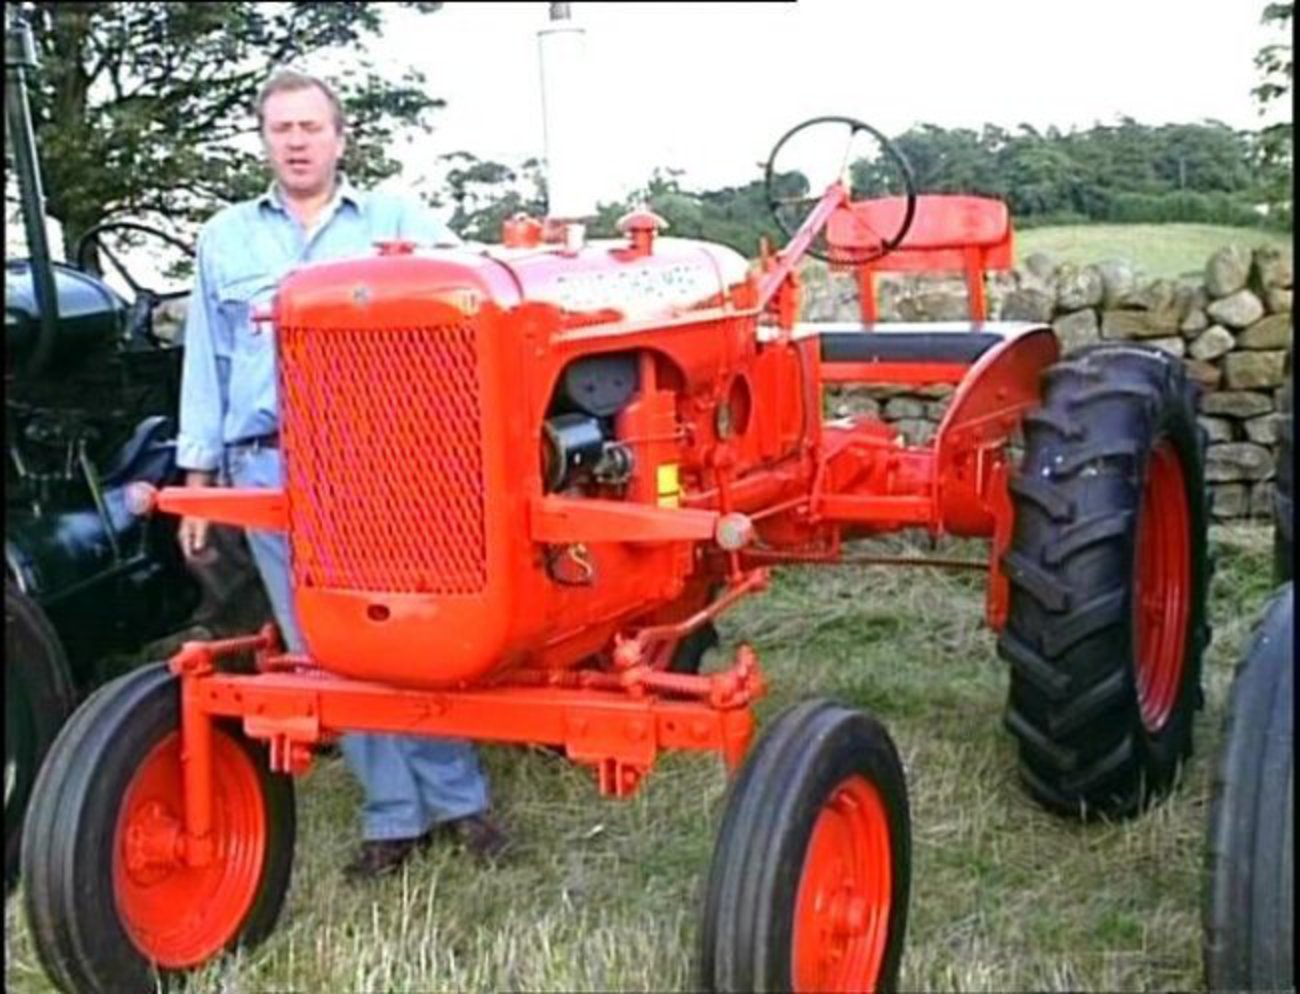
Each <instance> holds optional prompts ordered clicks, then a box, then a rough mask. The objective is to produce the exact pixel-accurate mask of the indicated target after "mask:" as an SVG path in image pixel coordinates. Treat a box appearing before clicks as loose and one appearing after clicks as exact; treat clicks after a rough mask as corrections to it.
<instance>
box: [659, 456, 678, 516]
mask: <svg viewBox="0 0 1300 994" xmlns="http://www.w3.org/2000/svg"><path fill="white" fill-rule="evenodd" d="M655 479H656V481H657V482H658V486H657V487H656V488H655V489H656V490H657V491H658V493H659V506H660V507H679V506H680V505H681V495H682V485H681V480H680V479H679V477H678V474H677V463H675V462H670V463H664V464H663V465H661V466H659V468H658V469H657V471H656V475H655Z"/></svg>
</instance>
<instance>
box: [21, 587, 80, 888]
mask: <svg viewBox="0 0 1300 994" xmlns="http://www.w3.org/2000/svg"><path fill="white" fill-rule="evenodd" d="M4 667H5V892H6V893H8V892H9V890H10V889H11V888H12V887H13V886H14V884H16V883H17V882H18V850H19V846H20V844H21V842H22V837H23V819H24V817H25V815H26V813H27V806H28V802H29V801H30V799H31V794H32V788H33V786H34V785H35V783H36V775H37V772H38V771H39V770H40V768H41V764H42V762H44V760H45V755H46V753H48V752H49V749H50V746H51V745H53V744H54V739H55V736H57V735H58V734H59V729H60V728H62V727H63V722H64V721H65V720H66V719H67V717H68V715H69V714H71V713H72V709H73V707H75V706H76V703H77V697H76V690H75V687H74V686H73V682H72V670H71V668H70V667H69V665H68V657H67V655H66V654H65V653H64V651H63V643H62V642H60V641H59V634H58V632H56V631H55V630H54V626H53V625H52V624H50V620H49V619H48V618H47V617H46V616H45V612H44V611H42V610H41V608H40V605H39V604H37V603H36V602H35V601H34V600H32V599H31V598H30V597H28V596H27V595H26V594H24V593H23V592H22V591H20V590H19V589H18V588H17V587H15V586H14V585H13V584H11V583H7V582H6V584H5V659H4Z"/></svg>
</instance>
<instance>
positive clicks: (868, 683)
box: [5, 527, 1271, 994]
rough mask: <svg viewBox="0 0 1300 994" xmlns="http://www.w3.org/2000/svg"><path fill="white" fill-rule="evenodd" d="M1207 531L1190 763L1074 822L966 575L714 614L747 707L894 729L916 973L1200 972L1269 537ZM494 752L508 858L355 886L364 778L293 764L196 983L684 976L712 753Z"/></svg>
mask: <svg viewBox="0 0 1300 994" xmlns="http://www.w3.org/2000/svg"><path fill="white" fill-rule="evenodd" d="M1213 549H1214V554H1215V555H1216V556H1217V559H1218V571H1217V574H1216V577H1215V580H1214V585H1213V591H1212V617H1213V622H1214V626H1215V638H1214V642H1213V644H1212V646H1211V648H1210V650H1209V652H1208V654H1207V657H1206V661H1205V688H1206V696H1207V707H1206V709H1205V711H1204V712H1202V714H1201V716H1200V718H1199V720H1198V725H1197V752H1196V758H1195V760H1194V761H1193V762H1192V763H1191V764H1190V765H1189V767H1188V768H1187V769H1186V770H1185V775H1184V778H1183V781H1184V782H1183V783H1182V784H1181V786H1180V789H1179V790H1178V791H1177V793H1176V795H1175V796H1174V797H1173V798H1172V799H1171V800H1170V801H1168V802H1167V803H1165V804H1163V805H1161V806H1159V807H1157V808H1156V809H1154V810H1152V811H1150V812H1148V813H1147V814H1146V815H1145V816H1143V817H1142V818H1140V819H1137V820H1135V821H1132V822H1128V823H1124V824H1110V825H1108V824H1102V825H1093V826H1088V827H1082V826H1079V825H1076V824H1074V823H1072V822H1069V821H1065V820H1062V819H1060V818H1057V817H1054V816H1052V815H1049V814H1046V813H1044V812H1043V811H1041V810H1039V809H1038V808H1037V807H1036V806H1035V805H1034V804H1033V803H1032V802H1031V801H1029V800H1028V799H1027V797H1026V795H1025V794H1024V792H1023V791H1022V790H1021V788H1020V786H1019V785H1018V783H1017V780H1016V775H1015V759H1014V748H1013V744H1012V741H1011V739H1010V737H1009V736H1008V734H1007V733H1006V732H1004V731H1003V729H1002V727H1001V713H1002V705H1003V697H1004V694H1005V689H1006V677H1005V673H1004V668H1003V665H1002V663H1001V662H1000V661H999V659H998V657H997V655H996V653H995V650H994V646H993V639H992V636H991V635H990V634H989V633H988V632H987V631H986V630H984V629H983V628H982V624H981V619H982V605H983V587H982V578H981V577H980V576H979V575H978V574H969V573H967V574H943V573H938V572H936V571H932V570H915V571H911V572H907V571H903V570H899V569H885V568H882V567H846V568H843V569H841V570H838V571H836V570H811V569H794V570H790V571H787V572H785V573H783V574H780V575H779V576H778V579H777V582H776V583H775V585H774V588H773V590H772V591H771V592H769V593H768V594H767V595H765V596H762V597H759V598H754V599H751V600H750V601H749V602H746V603H744V604H742V605H741V607H740V608H738V609H737V610H736V612H734V614H732V615H729V616H728V617H727V618H725V619H724V621H723V623H722V625H721V626H720V627H721V629H722V633H723V636H724V640H726V641H728V642H734V641H736V640H740V639H746V640H749V641H750V642H752V643H753V644H754V645H755V647H756V648H757V649H758V650H759V652H760V654H761V656H762V658H763V660H764V662H765V665H766V667H767V670H768V673H769V676H770V677H771V684H772V686H773V690H772V693H771V694H770V695H769V696H768V698H767V699H766V700H764V701H763V702H762V705H761V707H760V717H763V716H770V715H771V714H772V713H773V712H774V711H776V710H778V709H780V708H782V707H784V706H786V705H787V704H789V703H791V702H793V701H795V700H797V699H800V698H802V697H805V696H809V695H829V696H832V697H835V698H838V699H840V700H842V701H844V702H846V703H850V704H853V705H855V706H858V707H864V708H868V709H870V710H872V711H874V712H875V713H876V714H877V715H878V716H879V717H881V718H882V719H883V720H884V721H885V722H886V723H887V725H888V726H889V728H890V729H891V732H892V734H893V736H894V737H895V739H896V741H897V742H898V744H899V748H900V751H901V754H902V756H903V759H904V762H905V765H906V768H907V772H908V777H909V790H910V792H911V798H912V820H913V827H914V843H913V845H914V869H913V883H912V888H913V890H912V893H913V898H912V906H911V921H910V925H909V929H908V938H907V946H906V951H905V953H904V958H903V971H902V978H901V981H902V987H903V988H904V989H905V990H925V991H1009V990H1052V991H1067V990H1068V991H1102V990H1104V991H1121V990H1122V991H1135V990H1189V989H1200V988H1201V987H1202V986H1203V984H1202V978H1201V956H1200V948H1199V941H1200V921H1199V914H1200V903H1201V897H1202V883H1203V881H1202V847H1203V843H1204V833H1205V828H1206V824H1205V823H1206V813H1207V806H1208V792H1209V784H1210V774H1211V763H1212V759H1213V757H1214V755H1215V753H1216V751H1217V748H1218V744H1219V739H1220V734H1219V728H1220V724H1221V721H1222V715H1223V708H1224V704H1225V699H1226V695H1227V689H1228V685H1229V681H1230V678H1231V675H1232V671H1233V667H1234V665H1235V663H1236V660H1237V659H1238V656H1239V653H1240V651H1241V649H1242V647H1243V645H1244V640H1245V639H1246V637H1247V636H1248V634H1249V632H1250V629H1251V628H1252V626H1253V625H1254V624H1255V622H1256V621H1257V618H1258V616H1259V613H1260V609H1261V607H1262V605H1263V604H1264V602H1265V600H1266V598H1267V596H1268V593H1269V588H1270V581H1269V575H1270V552H1271V544H1270V536H1269V533H1268V532H1267V531H1266V530H1263V529H1259V528H1244V527H1232V528H1227V527H1216V528H1215V530H1214V532H1213ZM957 551H967V552H969V551H973V550H970V549H965V550H962V549H958V550H957ZM484 756H485V761H486V763H487V765H488V767H489V769H490V773H491V779H492V784H493V790H494V794H495V798H496V803H497V805H498V807H499V809H500V813H501V815H502V817H503V819H504V820H505V822H506V823H507V824H508V826H509V828H510V831H511V833H512V835H513V836H514V838H515V839H516V841H517V851H516V854H515V856H514V857H513V859H512V860H511V861H510V862H509V863H508V864H506V865H504V866H502V867H499V868H497V869H495V870H491V871H480V870H477V869H475V868H473V867H472V866H471V865H469V864H468V863H467V862H466V861H465V860H464V859H463V858H462V857H461V856H459V855H458V854H457V853H455V852H454V851H451V850H433V851H430V852H429V853H428V854H426V855H424V856H421V857H419V858H418V859H417V860H415V861H414V862H413V863H412V864H410V865H409V868H407V869H405V870H403V871H402V872H401V874H400V875H398V876H395V877H393V878H391V879H389V880H387V881H384V882H381V883H379V884H378V885H374V886H370V887H368V888H364V889H361V890H354V889H352V888H350V887H349V886H348V885H347V884H345V883H344V881H343V878H342V874H341V872H340V866H341V864H342V863H343V862H344V861H345V860H346V858H347V857H348V855H349V853H350V851H351V848H352V847H353V845H354V844H355V842H356V835H355V833H356V821H355V816H356V806H357V803H358V798H359V794H358V791H357V788H356V787H355V785H354V784H353V783H352V781H351V779H350V778H349V776H348V774H347V772H346V770H345V769H344V767H343V765H342V762H341V760H337V759H335V760H327V761H325V762H323V763H320V764H318V765H317V767H316V768H315V769H314V770H313V771H312V772H311V773H310V774H309V775H308V776H307V778H306V779H305V781H303V782H302V783H301V784H300V789H299V794H298V799H299V802H298V803H299V833H300V834H299V838H298V847H297V856H298V862H297V864H296V867H295V876H294V881H293V885H292V889H291V891H290V895H289V898H288V902H287V905H286V908H285V913H284V915H283V917H282V919H281V923H280V927H279V928H278V930H277V931H276V932H275V933H274V934H273V935H272V937H271V938H270V940H269V941H268V942H267V943H266V944H265V945H264V946H262V947H261V948H259V949H258V950H255V951H253V952H251V953H248V954H245V955H244V956H243V957H241V958H239V959H237V960H232V961H228V962H226V963H225V964H222V965H220V966H217V967H213V968H209V970H207V971H206V972H205V973H202V974H200V975H198V976H197V977H196V978H194V980H193V982H192V983H191V984H190V986H189V990H191V991H193V992H195V994H197V992H200V991H202V992H215V991H231V992H234V991H239V992H255V991H270V990H276V991H290V990H292V991H331V992H333V991H339V992H344V991H347V992H352V991H374V992H379V991H499V990H526V991H582V990H593V991H594V990H600V991H648V990H654V991H665V990H682V989H689V986H690V983H691V980H690V972H689V963H690V958H691V949H692V944H693V941H694V931H695V923H696V894H697V887H698V884H699V880H700V878H701V876H702V874H703V873H704V871H705V870H706V867H707V864H708V860H709V857H710V852H711V847H712V842H713V837H714V832H715V831H716V829H717V825H718V820H719V816H720V805H719V802H720V800H721V798H722V794H723V790H724V787H725V779H724V776H723V773H722V770H721V767H720V764H718V763H717V762H715V761H713V760H710V759H706V758H701V757H686V756H670V757H668V759H667V760H666V761H665V762H664V763H663V764H662V765H661V766H660V767H659V768H658V769H656V770H655V771H654V772H653V773H652V774H651V776H650V777H649V779H648V780H647V782H646V784H645V786H644V788H643V790H642V792H641V793H640V794H639V795H638V796H637V797H635V798H633V799H631V800H629V801H606V800H602V799H601V798H599V797H598V796H597V794H596V792H595V789H594V787H593V784H592V782H591V780H590V779H589V778H588V776H587V775H586V774H585V773H584V772H582V771H581V770H578V769H575V768H573V767H571V766H569V765H568V764H567V763H565V762H563V761H561V760H559V759H557V758H556V757H554V756H552V755H549V754H544V753H540V752H531V751H519V750H512V749H505V748H498V747H488V748H485V749H484ZM5 987H6V989H7V990H9V991H11V992H15V994H37V992H45V991H50V990H52V989H53V988H52V987H51V986H50V985H49V983H48V982H47V981H46V980H45V978H44V976H43V975H42V973H41V971H40V968H39V965H38V964H37V962H36V959H35V954H34V952H33V949H32V946H31V944H30V939H29V937H28V935H27V932H26V926H25V924H24V923H23V921H22V916H21V914H20V912H19V901H18V899H16V898H11V899H10V900H9V901H8V902H7V904H6V908H5Z"/></svg>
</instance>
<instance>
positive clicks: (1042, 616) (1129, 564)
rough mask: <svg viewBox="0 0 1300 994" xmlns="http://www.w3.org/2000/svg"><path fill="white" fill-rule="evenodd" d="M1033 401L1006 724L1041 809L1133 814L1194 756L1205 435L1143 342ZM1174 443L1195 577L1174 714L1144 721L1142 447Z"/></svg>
mask: <svg viewBox="0 0 1300 994" xmlns="http://www.w3.org/2000/svg"><path fill="white" fill-rule="evenodd" d="M1042 383H1043V399H1042V404H1041V405H1040V407H1039V409H1038V410H1037V411H1036V412H1034V413H1033V414H1031V415H1029V416H1027V417H1026V418H1025V428H1026V430H1025V446H1024V457H1023V459H1022V462H1021V465H1020V470H1019V472H1018V473H1017V474H1016V475H1015V476H1013V477H1012V480H1011V481H1010V485H1009V490H1010V492H1011V496H1012V502H1013V507H1014V510H1015V522H1014V527H1013V534H1012V540H1011V544H1010V547H1009V548H1008V550H1007V552H1006V553H1005V554H1004V556H1003V559H1002V565H1003V569H1004V571H1005V573H1006V576H1007V579H1008V580H1009V583H1010V591H1011V596H1010V601H1009V610H1008V617H1007V622H1006V625H1005V626H1004V628H1003V631H1002V632H1001V634H1000V636H999V639H998V651H999V653H1000V654H1001V655H1002V656H1003V658H1005V659H1006V660H1007V662H1008V663H1009V675H1010V691H1009V694H1008V699H1007V707H1006V711H1005V716H1004V724H1005V726H1006V727H1007V729H1008V730H1009V731H1010V733H1011V734H1012V736H1013V737H1014V738H1015V739H1016V741H1017V742H1018V744H1019V751H1020V774H1021V781H1022V782H1023V783H1024V784H1025V786H1026V788H1027V789H1028V790H1029V792H1030V794H1031V795H1032V796H1033V797H1034V798H1035V799H1036V800H1038V801H1039V802H1040V803H1041V804H1042V805H1043V806H1044V807H1046V808H1048V809H1049V810H1052V811H1055V812H1058V813H1060V814H1065V815H1073V816H1077V817H1083V818H1085V819H1086V818H1091V817H1095V816H1105V817H1127V816H1131V815H1134V814H1136V813H1138V812H1139V811H1141V810H1142V809H1143V808H1145V807H1146V806H1147V805H1149V804H1150V803H1151V802H1152V801H1154V800H1155V799H1157V798H1158V797H1160V796H1162V795H1163V794H1164V793H1166V792H1167V791H1168V789H1169V788H1170V787H1171V786H1172V784H1173V782H1174V780H1175V777H1176V773H1177V769H1178V767H1179V765H1180V764H1181V763H1182V762H1183V760H1184V759H1186V757H1187V756H1188V755H1190V752H1191V744H1192V740H1191V733H1192V714H1193V712H1194V710H1195V708H1196V707H1198V706H1200V704H1201V702H1202V700H1203V696H1202V693H1201V688H1200V656H1201V653H1202V651H1203V649H1204V647H1205V645H1206V644H1207V642H1208V636H1209V629H1208V626H1207V624H1206V619H1205V600H1206V593H1207V587H1208V575H1209V573H1208V568H1207V556H1206V548H1205V546H1206V538H1205V531H1206V521H1207V517H1206V515H1207V507H1206V499H1205V497H1206V494H1205V484H1204V435H1203V432H1201V430H1200V425H1199V424H1198V423H1197V420H1196V390H1195V386H1194V384H1192V383H1191V382H1190V380H1189V379H1188V378H1187V376H1186V373H1185V370H1184V368H1183V367H1182V365H1181V363H1178V362H1175V361H1171V358H1170V357H1169V356H1166V355H1164V354H1163V353H1160V352H1158V351H1157V350H1155V349H1151V348H1148V347H1145V346H1141V345H1133V344H1123V345H1120V344H1113V343H1101V344H1099V345H1096V346H1092V347H1089V348H1086V349H1083V350H1080V351H1078V352H1076V353H1075V354H1073V355H1072V356H1070V357H1069V358H1067V359H1066V360H1064V361H1062V362H1059V363H1057V364H1055V365H1054V366H1052V367H1051V368H1049V369H1048V370H1047V371H1045V373H1044V374H1043V378H1042ZM1162 442H1163V443H1168V444H1170V445H1171V446H1172V448H1173V450H1174V452H1175V453H1176V455H1177V457H1178V459H1179V462H1180V465H1181V467H1182V470H1183V475H1184V480H1185V484H1186V494H1187V500H1188V513H1189V519H1190V521H1189V533H1190V534H1189V538H1188V540H1189V542H1190V554H1191V570H1192V576H1191V583H1190V590H1189V595H1188V601H1189V603H1188V610H1189V615H1188V627H1187V632H1186V634H1187V639H1188V648H1187V652H1186V654H1185V657H1184V661H1183V679H1182V683H1181V684H1180V686H1179V688H1178V690H1177V694H1176V699H1175V702H1174V706H1173V710H1172V712H1171V714H1170V716H1169V718H1168V719H1167V720H1166V722H1165V724H1164V725H1163V726H1162V727H1161V728H1160V729H1158V730H1157V731H1155V732H1150V731H1148V730H1147V729H1146V727H1145V726H1144V725H1143V722H1142V717H1141V710H1140V707H1139V704H1138V697H1137V685H1136V674H1135V671H1134V665H1133V662H1132V658H1133V652H1134V646H1135V645H1136V639H1137V632H1136V631H1135V630H1134V624H1135V622H1134V612H1133V609H1132V585H1133V580H1132V577H1133V570H1134V564H1135V552H1136V548H1137V530H1138V526H1139V517H1140V510H1141V507H1142V493H1143V487H1144V484H1145V480H1146V474H1147V472H1148V467H1147V463H1148V461H1149V459H1150V453H1151V452H1152V451H1154V448H1155V446H1156V445H1157V444H1158V443H1162Z"/></svg>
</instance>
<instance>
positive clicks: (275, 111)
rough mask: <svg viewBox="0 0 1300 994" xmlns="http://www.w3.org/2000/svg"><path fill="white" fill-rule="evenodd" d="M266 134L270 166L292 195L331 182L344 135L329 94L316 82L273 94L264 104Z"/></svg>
mask: <svg viewBox="0 0 1300 994" xmlns="http://www.w3.org/2000/svg"><path fill="white" fill-rule="evenodd" d="M262 140H263V141H264V142H265V143H266V154H267V158H268V159H269V160H270V163H271V171H272V172H273V173H274V174H275V178H276V180H277V181H278V182H279V184H280V186H281V188H282V189H283V190H284V191H285V192H286V193H288V194H289V195H290V196H297V197H309V196H313V195H314V194H318V193H323V192H324V191H326V190H329V189H330V188H331V187H332V186H333V184H334V174H335V172H336V171H337V169H338V163H339V159H340V157H342V155H343V147H344V144H345V140H344V138H343V135H341V134H339V132H338V131H337V130H336V129H335V127H334V114H333V112H332V110H331V108H330V102H329V99H328V98H327V97H326V96H325V94H324V93H322V92H321V91H320V90H318V89H317V88H316V87H314V86H311V87H307V88H305V89H301V90H282V91H280V92H279V93H273V94H271V96H270V97H268V98H267V100H266V103H265V105H264V106H263V108H262Z"/></svg>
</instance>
